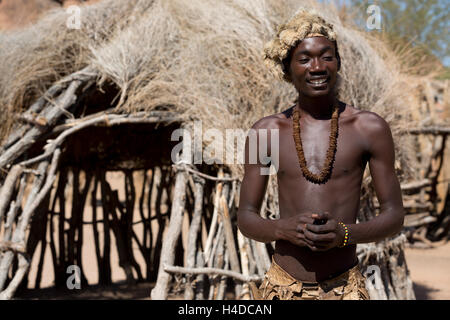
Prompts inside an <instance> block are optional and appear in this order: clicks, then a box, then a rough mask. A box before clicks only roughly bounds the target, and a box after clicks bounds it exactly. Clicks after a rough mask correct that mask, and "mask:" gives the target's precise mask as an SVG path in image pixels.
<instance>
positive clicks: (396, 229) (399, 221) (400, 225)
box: [391, 208, 405, 236]
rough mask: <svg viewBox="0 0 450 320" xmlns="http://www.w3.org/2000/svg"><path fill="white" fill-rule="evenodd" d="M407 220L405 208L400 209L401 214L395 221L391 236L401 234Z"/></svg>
mask: <svg viewBox="0 0 450 320" xmlns="http://www.w3.org/2000/svg"><path fill="white" fill-rule="evenodd" d="M404 221H405V211H404V209H403V208H401V209H400V210H399V214H398V215H397V218H396V219H395V221H394V223H393V231H392V234H391V236H395V235H397V234H399V233H400V232H401V231H402V229H403V224H404Z"/></svg>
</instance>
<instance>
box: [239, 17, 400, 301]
mask: <svg viewBox="0 0 450 320" xmlns="http://www.w3.org/2000/svg"><path fill="white" fill-rule="evenodd" d="M265 53H266V61H267V62H268V63H269V65H270V66H271V67H272V68H273V69H275V70H278V72H279V74H280V75H281V76H282V77H283V79H285V80H286V81H288V82H291V83H292V84H293V85H294V86H295V88H296V89H297V91H298V101H297V103H296V104H295V105H294V106H292V107H291V108H289V109H287V110H286V111H284V112H282V113H279V114H275V115H271V116H268V117H265V118H262V119H260V120H259V121H257V122H256V123H255V124H254V125H253V127H252V128H253V129H256V130H259V129H266V130H267V131H268V132H269V133H270V131H271V130H273V129H276V130H279V131H278V132H279V146H278V147H279V164H278V168H277V169H278V170H277V179H278V193H279V207H280V219H278V220H269V219H263V218H262V217H261V216H260V215H259V210H260V207H261V204H262V200H263V198H264V194H265V191H266V186H267V181H268V176H267V175H262V174H261V170H260V169H261V168H263V167H264V165H263V164H261V163H260V162H258V163H256V164H252V163H249V161H248V159H249V150H251V149H250V148H249V140H248V139H247V141H246V148H245V156H246V163H245V175H244V178H243V181H242V185H241V196H240V205H239V211H238V227H239V229H240V230H241V232H242V233H243V234H244V235H245V236H247V237H249V238H252V239H255V240H257V241H261V242H265V243H268V242H272V241H275V242H276V245H275V253H274V255H273V257H272V265H271V267H270V269H269V271H268V272H267V274H266V275H265V279H264V281H263V283H262V284H261V286H260V287H259V290H254V292H253V294H254V297H255V298H262V299H356V300H358V299H369V295H368V293H367V290H366V289H365V278H364V276H363V275H362V274H361V272H360V270H359V267H358V258H357V256H356V244H357V243H367V242H375V241H378V240H381V239H384V238H386V237H389V236H393V235H394V234H396V233H398V232H399V231H400V229H401V228H402V225H403V218H404V211H403V204H402V198H401V191H400V185H399V182H398V179H397V177H396V175H395V169H394V160H395V155H394V143H393V139H392V135H391V131H390V128H389V125H388V124H387V123H386V122H385V121H384V120H383V119H382V118H381V117H379V116H378V115H376V114H375V113H373V112H369V111H362V110H358V109H356V108H354V107H352V106H349V105H347V104H345V103H343V102H341V101H338V100H337V98H336V82H337V72H338V70H339V68H340V57H339V53H338V47H337V43H336V34H335V32H334V31H333V27H332V26H331V25H330V24H328V23H326V22H325V21H324V20H323V19H322V18H321V17H320V16H318V15H317V14H313V13H308V12H306V11H300V12H299V13H298V14H296V15H295V16H294V17H293V18H292V20H291V21H289V22H288V23H287V24H285V25H282V26H281V27H280V29H279V32H278V34H277V36H276V38H275V39H274V40H273V41H272V42H270V43H269V44H268V46H266V48H265ZM361 72H364V70H361ZM269 136H270V134H269ZM267 140H268V142H269V143H268V148H267V149H268V154H271V148H272V146H271V144H270V141H271V139H270V137H269V138H268V139H267ZM367 163H368V164H369V168H370V173H371V175H372V180H373V185H374V188H375V191H376V194H377V197H378V200H379V202H380V206H381V210H380V214H379V215H378V216H376V217H375V218H374V219H372V220H370V221H367V222H363V223H358V224H356V217H357V213H358V210H359V199H360V190H361V181H362V177H363V173H364V169H365V167H366V165H367ZM255 288H256V286H255Z"/></svg>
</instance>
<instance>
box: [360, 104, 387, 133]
mask: <svg viewBox="0 0 450 320" xmlns="http://www.w3.org/2000/svg"><path fill="white" fill-rule="evenodd" d="M353 109H354V111H353V112H354V117H355V126H356V128H357V129H359V130H360V132H361V133H365V134H369V135H377V134H380V133H386V132H389V131H390V128H389V124H388V123H387V121H386V120H385V119H383V117H381V116H380V115H378V114H377V113H375V112H373V111H368V110H360V109H356V108H353Z"/></svg>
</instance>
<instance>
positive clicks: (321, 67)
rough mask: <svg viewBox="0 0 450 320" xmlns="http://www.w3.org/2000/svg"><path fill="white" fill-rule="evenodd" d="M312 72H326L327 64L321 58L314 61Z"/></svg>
mask: <svg viewBox="0 0 450 320" xmlns="http://www.w3.org/2000/svg"><path fill="white" fill-rule="evenodd" d="M311 71H312V72H321V71H325V64H324V63H323V62H322V61H321V59H319V58H314V59H312V62H311Z"/></svg>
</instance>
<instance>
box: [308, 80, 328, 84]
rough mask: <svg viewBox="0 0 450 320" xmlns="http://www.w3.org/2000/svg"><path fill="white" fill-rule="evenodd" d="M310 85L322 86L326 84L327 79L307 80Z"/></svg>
mask: <svg viewBox="0 0 450 320" xmlns="http://www.w3.org/2000/svg"><path fill="white" fill-rule="evenodd" d="M309 82H311V83H312V84H322V83H325V82H327V79H320V80H309Z"/></svg>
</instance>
